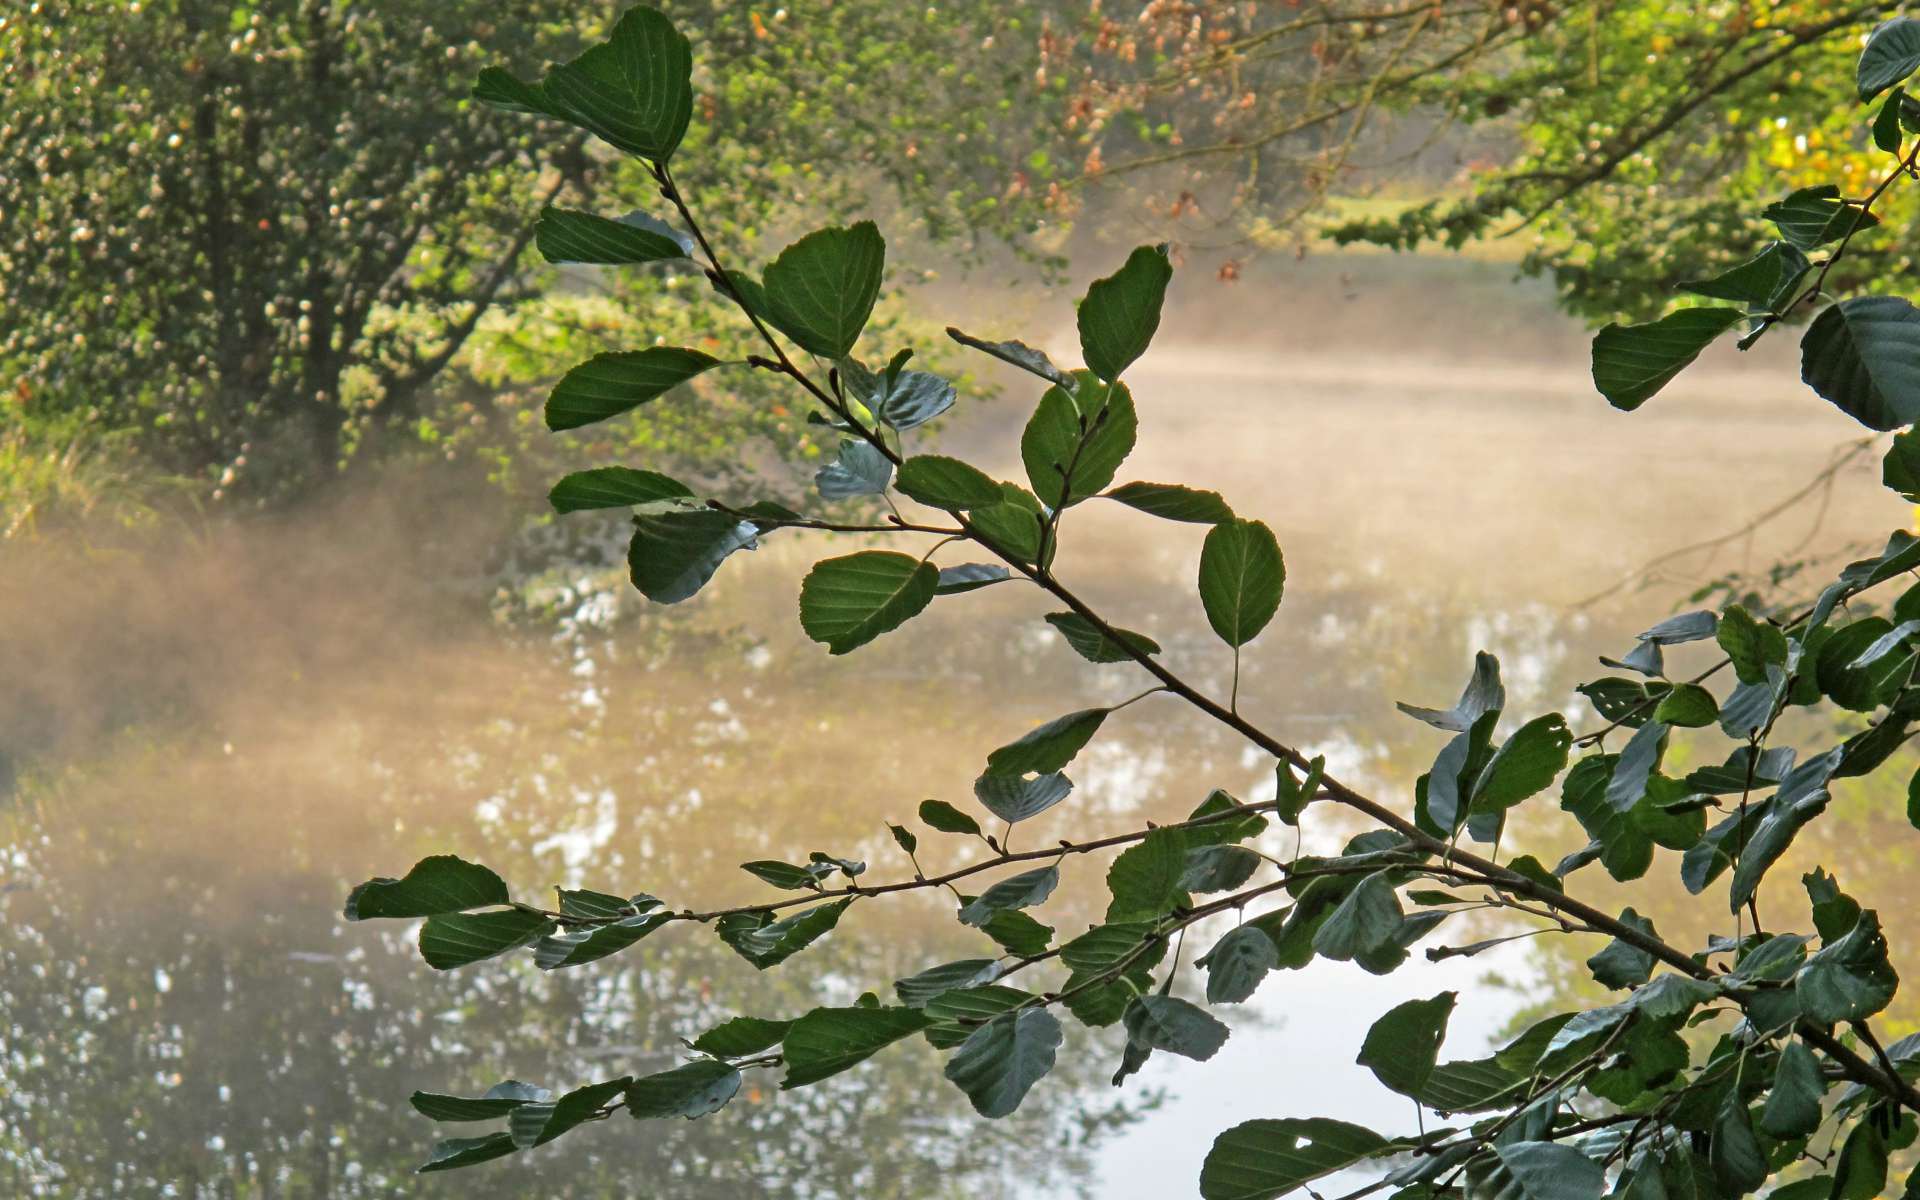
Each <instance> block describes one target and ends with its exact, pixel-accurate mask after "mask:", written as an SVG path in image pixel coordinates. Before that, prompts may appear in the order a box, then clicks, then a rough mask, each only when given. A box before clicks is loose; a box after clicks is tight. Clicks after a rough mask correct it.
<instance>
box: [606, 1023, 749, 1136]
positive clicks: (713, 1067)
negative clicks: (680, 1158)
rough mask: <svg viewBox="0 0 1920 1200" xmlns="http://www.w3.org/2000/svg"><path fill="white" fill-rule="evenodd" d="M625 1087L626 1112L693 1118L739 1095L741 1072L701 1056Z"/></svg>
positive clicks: (643, 1116) (641, 1116) (716, 1109)
mask: <svg viewBox="0 0 1920 1200" xmlns="http://www.w3.org/2000/svg"><path fill="white" fill-rule="evenodd" d="M769 1024H781V1023H780V1022H769ZM769 1045H771V1043H769ZM626 1091H627V1115H628V1116H630V1117H633V1118H634V1119H636V1120H641V1119H647V1118H664V1117H685V1118H687V1119H688V1120H689V1121H691V1120H694V1119H696V1118H698V1117H704V1116H708V1115H710V1114H712V1113H717V1112H719V1111H720V1110H721V1109H723V1108H725V1107H726V1106H727V1104H728V1102H729V1101H731V1100H732V1099H733V1098H734V1097H735V1096H737V1095H739V1093H740V1072H739V1071H738V1070H737V1069H735V1068H734V1067H732V1066H730V1065H728V1064H727V1063H723V1062H716V1061H714V1060H713V1059H711V1058H702V1059H698V1060H696V1061H694V1062H690V1063H686V1064H685V1065H683V1066H678V1067H675V1068H673V1069H672V1070H671V1071H661V1072H660V1073H658V1074H656V1075H642V1076H641V1077H640V1078H638V1079H635V1080H633V1081H632V1082H630V1083H629V1084H627V1089H626Z"/></svg>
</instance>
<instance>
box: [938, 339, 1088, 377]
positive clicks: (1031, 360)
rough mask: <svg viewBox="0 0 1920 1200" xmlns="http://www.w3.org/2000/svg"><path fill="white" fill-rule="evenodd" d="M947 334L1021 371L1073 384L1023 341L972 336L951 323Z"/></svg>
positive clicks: (1066, 375) (1044, 357) (964, 344)
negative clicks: (994, 340)
mask: <svg viewBox="0 0 1920 1200" xmlns="http://www.w3.org/2000/svg"><path fill="white" fill-rule="evenodd" d="M947 336H948V337H950V338H952V339H953V340H954V341H956V342H959V343H960V344H961V345H962V346H970V347H972V348H973V349H975V350H979V351H981V352H982V353H985V354H991V355H992V356H993V357H995V358H997V359H999V360H1000V361H1001V362H1003V363H1009V364H1011V365H1013V366H1016V367H1019V368H1020V369H1021V370H1022V371H1027V372H1029V373H1031V374H1034V375H1038V376H1039V377H1040V378H1042V379H1044V380H1046V381H1047V382H1048V383H1056V384H1059V385H1061V386H1062V387H1072V386H1073V380H1072V377H1071V376H1069V375H1068V374H1067V373H1066V372H1065V371H1062V370H1061V369H1060V368H1059V367H1056V366H1054V365H1053V360H1052V359H1050V358H1048V357H1047V356H1046V355H1045V354H1044V353H1042V352H1041V351H1039V350H1035V349H1034V348H1033V347H1032V346H1029V345H1027V344H1026V343H1025V342H1017V341H1007V342H989V341H985V340H982V339H980V338H977V337H974V336H973V335H972V334H970V333H962V332H960V331H959V330H958V329H955V328H954V327H953V326H951V325H949V326H947Z"/></svg>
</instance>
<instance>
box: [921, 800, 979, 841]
mask: <svg viewBox="0 0 1920 1200" xmlns="http://www.w3.org/2000/svg"><path fill="white" fill-rule="evenodd" d="M920 820H921V821H922V822H924V823H925V824H926V825H927V826H928V828H931V829H937V830H939V831H940V832H941V833H979V832H980V823H979V822H978V821H975V820H974V819H973V818H972V817H970V816H968V815H967V814H965V813H963V812H961V811H960V810H959V809H957V808H955V807H954V806H953V805H951V804H948V803H947V802H946V801H945V800H922V801H921V802H920Z"/></svg>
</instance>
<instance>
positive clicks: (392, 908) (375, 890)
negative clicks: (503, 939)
mask: <svg viewBox="0 0 1920 1200" xmlns="http://www.w3.org/2000/svg"><path fill="white" fill-rule="evenodd" d="M510 899H512V897H510V896H509V895H508V894H507V885H506V881H505V880H503V879H501V878H500V877H499V876H498V875H496V874H494V873H493V872H492V871H491V870H489V869H488V868H486V867H483V866H481V865H480V864H479V863H470V862H468V861H466V860H465V859H463V858H456V857H455V856H453V855H451V854H436V855H434V856H432V857H431V858H423V859H421V860H420V861H419V862H417V863H415V864H413V869H412V870H410V871H408V872H407V873H406V875H405V877H403V878H400V879H392V878H387V877H380V878H375V879H369V880H367V881H366V882H365V883H363V884H361V885H360V886H359V887H356V888H354V889H353V891H351V892H349V893H348V894H347V908H346V918H347V920H349V921H366V920H371V919H373V918H375V917H401V918H404V917H431V916H434V915H435V914H437V913H451V912H461V911H464V910H466V909H469V908H483V907H485V906H487V905H490V904H505V903H507V902H508V901H509V900H510Z"/></svg>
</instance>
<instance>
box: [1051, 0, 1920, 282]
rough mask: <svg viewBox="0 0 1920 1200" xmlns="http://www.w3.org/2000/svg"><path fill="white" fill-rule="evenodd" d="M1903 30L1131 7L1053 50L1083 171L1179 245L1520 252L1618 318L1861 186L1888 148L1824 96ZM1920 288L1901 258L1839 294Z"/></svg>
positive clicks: (1644, 3)
mask: <svg viewBox="0 0 1920 1200" xmlns="http://www.w3.org/2000/svg"><path fill="white" fill-rule="evenodd" d="M1900 8H1901V5H1899V4H1897V3H1891V2H1888V0H1849V2H1840V3H1835V2H1831V0H1713V2H1711V3H1704V4H1692V5H1681V4H1671V3H1666V2H1665V0H1627V2H1625V3H1621V2H1617V0H1570V2H1568V3H1561V4H1545V3H1512V2H1510V0H1447V2H1445V3H1400V2H1398V0H1318V2H1316V3H1309V4H1303V5H1263V4H1240V3H1235V2H1233V0H1198V2H1194V3H1181V4H1169V3H1163V2H1161V0H1141V2H1140V3H1137V4H1128V5H1102V6H1094V12H1093V13H1092V15H1090V16H1089V17H1087V19H1085V20H1084V21H1081V22H1078V23H1074V24H1070V25H1063V26H1062V27H1061V28H1060V29H1059V30H1058V32H1057V34H1056V36H1055V37H1054V38H1052V39H1051V40H1050V41H1049V42H1048V43H1047V44H1046V45H1045V46H1044V47H1043V49H1044V50H1045V51H1046V52H1047V53H1048V56H1049V59H1050V65H1051V66H1052V69H1053V71H1054V72H1055V73H1056V74H1057V75H1062V76H1066V77H1068V79H1069V80H1070V82H1068V83H1067V85H1066V93H1067V94H1066V97H1065V103H1066V105H1067V113H1066V117H1065V119H1066V121H1067V122H1068V123H1069V124H1070V125H1071V126H1073V127H1074V129H1075V130H1076V132H1080V133H1082V134H1083V135H1084V136H1086V137H1087V138H1088V139H1089V140H1090V141H1091V143H1092V148H1091V153H1092V158H1091V160H1090V161H1091V163H1092V165H1094V166H1095V167H1096V168H1098V169H1099V170H1102V171H1104V172H1105V173H1106V174H1108V175H1110V176H1119V177H1122V178H1126V179H1130V180H1132V179H1139V178H1144V179H1147V180H1150V181H1151V182H1152V186H1153V188H1154V190H1155V192H1156V194H1157V195H1158V198H1159V199H1160V200H1161V201H1162V202H1163V203H1164V204H1165V205H1166V211H1168V212H1170V213H1173V214H1174V215H1175V217H1176V218H1177V223H1178V227H1179V228H1181V229H1182V231H1183V233H1184V234H1185V235H1186V236H1189V237H1192V238H1194V239H1197V240H1200V241H1203V242H1211V243H1214V244H1225V245H1230V244H1231V243H1232V242H1233V241H1234V240H1235V238H1236V237H1246V236H1249V235H1251V236H1252V237H1253V238H1254V239H1255V240H1262V239H1263V238H1265V237H1269V236H1271V235H1274V234H1277V233H1285V232H1287V227H1288V225H1289V222H1290V220H1291V218H1294V217H1297V216H1299V215H1302V214H1305V213H1308V212H1314V211H1318V212H1319V213H1321V214H1322V215H1323V216H1326V217H1329V218H1331V221H1332V231H1333V233H1334V236H1335V237H1336V238H1337V239H1338V240H1340V241H1342V242H1356V241H1358V242H1370V243H1377V244H1381V245H1387V246H1393V247H1398V248H1411V247H1415V246H1418V245H1421V244H1423V243H1427V242H1438V243H1441V244H1451V245H1455V246H1458V245H1462V244H1464V243H1466V242H1468V241H1471V240H1474V239H1480V238H1498V237H1501V236H1504V235H1509V234H1515V233H1518V234H1521V235H1522V244H1523V245H1524V246H1525V247H1526V250H1525V257H1524V260H1523V262H1524V266H1525V267H1526V269H1528V270H1530V271H1533V272H1537V273H1541V274H1545V275H1549V276H1550V277H1552V278H1553V279H1554V281H1555V282H1556V283H1557V284H1558V285H1559V287H1560V289H1561V294H1562V296H1563V298H1564V300H1565V302H1566V303H1567V304H1568V306H1569V307H1570V308H1572V309H1573V310H1574V311H1576V312H1578V313H1581V314H1582V315H1585V316H1588V317H1593V318H1599V319H1605V318H1608V317H1612V316H1615V315H1617V314H1621V313H1628V314H1632V315H1635V316H1645V315H1649V314H1651V313H1652V312H1653V311H1656V310H1657V309H1658V308H1659V306H1660V305H1661V303H1662V299H1663V297H1665V296H1666V295H1668V294H1669V293H1670V292H1671V291H1672V290H1673V289H1674V288H1676V287H1677V286H1678V285H1679V284H1680V283H1681V282H1683V281H1685V280H1688V279H1698V278H1703V277H1706V276H1709V275H1713V274H1717V273H1718V272H1719V271H1721V270H1724V269H1725V268H1726V267H1729V266H1731V265H1733V263H1734V262H1736V261H1737V260H1738V256H1739V248H1740V247H1742V246H1744V245H1746V244H1747V243H1748V242H1750V241H1752V240H1753V239H1754V238H1756V237H1759V236H1762V235H1763V229H1764V222H1763V221H1762V220H1761V218H1760V216H1759V211H1760V209H1761V207H1762V206H1763V205H1764V204H1765V203H1766V202H1767V201H1769V200H1771V199H1773V198H1774V197H1773V193H1774V191H1775V189H1776V188H1778V187H1779V185H1780V184H1781V183H1782V182H1783V181H1785V182H1789V183H1793V184H1808V185H1811V184H1816V183H1823V182H1834V183H1837V184H1839V185H1840V186H1841V187H1842V188H1843V189H1844V190H1845V191H1847V192H1848V193H1849V194H1859V193H1863V192H1864V191H1865V190H1866V188H1867V187H1868V186H1870V183H1869V182H1868V181H1869V179H1870V177H1871V174H1872V172H1873V169H1874V164H1873V154H1874V151H1873V148H1872V144H1871V142H1870V141H1869V140H1868V139H1867V138H1866V136H1865V131H1863V130H1862V129H1861V128H1860V127H1859V125H1858V123H1857V122H1856V121H1854V120H1853V118H1852V114H1851V113H1850V112H1849V111H1848V109H1847V106H1846V105H1845V104H1844V103H1843V102H1842V101H1843V98H1842V97H1840V96H1838V95H1836V93H1835V92H1834V90H1833V89H1832V88H1831V87H1829V86H1828V81H1830V80H1832V79H1834V78H1837V77H1838V76H1839V75H1840V74H1841V73H1842V72H1843V71H1845V70H1847V69H1848V67H1849V65H1850V64H1851V62H1852V60H1853V59H1854V58H1855V57H1856V56H1857V55H1858V54H1859V52H1860V46H1861V43H1862V41H1863V40H1864V39H1865V37H1866V36H1867V34H1868V32H1869V31H1870V30H1872V29H1873V27H1874V25H1875V23H1876V22H1878V21H1881V20H1884V19H1886V17H1887V16H1889V15H1892V14H1894V13H1896V12H1898V11H1899V10H1900ZM1357 197H1361V198H1365V199H1364V200H1363V201H1362V202H1360V203H1355V202H1354V201H1355V199H1356V198H1357ZM1897 203H1899V204H1900V205H1901V206H1902V209H1903V211H1906V209H1905V204H1906V202H1905V201H1898V202H1897ZM1302 232H1303V231H1302V230H1298V229H1296V230H1294V231H1293V232H1292V235H1291V236H1300V235H1301V233H1302ZM1222 253H1223V255H1228V254H1231V253H1232V252H1231V251H1227V250H1223V251H1222ZM1913 269H1914V268H1913V261H1912V258H1911V255H1910V253H1909V252H1908V251H1907V250H1906V249H1905V248H1904V247H1902V246H1900V245H1898V244H1895V243H1892V242H1889V243H1885V244H1882V245H1877V246H1875V247H1872V248H1871V249H1870V250H1868V251H1867V252H1866V253H1863V254H1861V255H1860V256H1858V258H1857V260H1856V261H1855V262H1854V263H1850V264H1849V265H1848V267H1847V268H1846V272H1845V274H1844V276H1843V278H1844V279H1845V281H1846V282H1847V283H1849V284H1858V283H1860V282H1861V281H1863V280H1865V279H1868V278H1877V279H1881V280H1883V281H1898V282H1899V283H1900V284H1902V285H1906V284H1910V282H1911V276H1912V272H1913Z"/></svg>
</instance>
